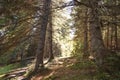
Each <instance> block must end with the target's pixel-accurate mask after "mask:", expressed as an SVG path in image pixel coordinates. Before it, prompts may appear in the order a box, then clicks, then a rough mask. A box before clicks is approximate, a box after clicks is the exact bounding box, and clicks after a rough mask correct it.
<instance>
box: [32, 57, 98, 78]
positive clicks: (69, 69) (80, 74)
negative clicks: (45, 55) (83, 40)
mask: <svg viewBox="0 0 120 80" xmlns="http://www.w3.org/2000/svg"><path fill="white" fill-rule="evenodd" d="M75 63H77V60H76V58H74V57H70V58H59V59H56V60H53V61H52V62H51V63H49V64H48V65H47V67H48V68H49V70H46V71H43V73H40V74H37V75H36V76H34V77H33V78H32V79H31V80H88V79H89V80H93V75H95V73H96V69H95V67H90V66H87V65H86V67H84V66H82V67H81V68H80V69H79V67H78V66H73V65H74V64H75ZM79 63H81V62H79ZM75 67H78V68H75Z"/></svg>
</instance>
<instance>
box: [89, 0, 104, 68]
mask: <svg viewBox="0 0 120 80" xmlns="http://www.w3.org/2000/svg"><path fill="white" fill-rule="evenodd" d="M89 3H90V5H91V8H90V9H89V30H90V41H91V44H90V46H91V55H92V56H93V57H94V58H95V61H96V64H97V65H98V66H101V65H102V63H103V55H104V51H105V47H104V43H103V39H102V33H101V28H100V22H99V15H98V9H97V8H98V1H97V0H91V1H90V2H89Z"/></svg>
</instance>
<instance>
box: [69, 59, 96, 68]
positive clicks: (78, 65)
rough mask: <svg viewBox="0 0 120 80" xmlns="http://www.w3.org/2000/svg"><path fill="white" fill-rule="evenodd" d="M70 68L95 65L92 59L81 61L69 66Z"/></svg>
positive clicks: (94, 66)
mask: <svg viewBox="0 0 120 80" xmlns="http://www.w3.org/2000/svg"><path fill="white" fill-rule="evenodd" d="M70 68H71V69H92V68H96V65H95V63H94V62H92V61H81V62H77V63H75V64H74V65H72V66H70Z"/></svg>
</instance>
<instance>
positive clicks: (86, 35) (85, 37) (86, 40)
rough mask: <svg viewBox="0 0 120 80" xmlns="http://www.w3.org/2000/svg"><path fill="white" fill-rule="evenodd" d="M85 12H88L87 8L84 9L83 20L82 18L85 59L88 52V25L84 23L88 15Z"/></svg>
mask: <svg viewBox="0 0 120 80" xmlns="http://www.w3.org/2000/svg"><path fill="white" fill-rule="evenodd" d="M87 12H88V9H86V10H85V15H86V17H85V20H84V25H85V26H83V27H84V54H83V58H84V59H86V58H88V56H89V54H88V25H87V24H86V23H87V20H88V16H87Z"/></svg>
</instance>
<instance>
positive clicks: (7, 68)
mask: <svg viewBox="0 0 120 80" xmlns="http://www.w3.org/2000/svg"><path fill="white" fill-rule="evenodd" d="M21 66H22V65H21V64H18V63H17V64H10V65H6V66H4V67H0V75H2V74H5V73H8V72H10V71H11V70H13V69H16V68H19V67H21Z"/></svg>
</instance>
